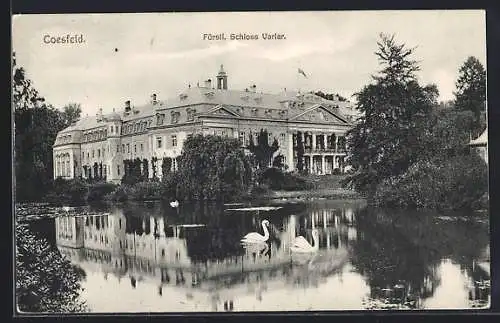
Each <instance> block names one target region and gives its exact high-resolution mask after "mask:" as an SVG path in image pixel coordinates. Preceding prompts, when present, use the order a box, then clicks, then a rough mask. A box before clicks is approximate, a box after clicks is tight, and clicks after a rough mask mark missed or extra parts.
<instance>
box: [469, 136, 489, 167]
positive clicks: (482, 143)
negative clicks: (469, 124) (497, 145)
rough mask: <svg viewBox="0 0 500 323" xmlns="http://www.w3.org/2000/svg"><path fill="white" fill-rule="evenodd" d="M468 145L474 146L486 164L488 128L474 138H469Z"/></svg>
mask: <svg viewBox="0 0 500 323" xmlns="http://www.w3.org/2000/svg"><path fill="white" fill-rule="evenodd" d="M469 146H471V147H474V148H475V149H476V150H477V152H478V153H479V155H480V156H481V158H483V160H484V161H485V162H486V164H488V129H486V130H484V131H483V133H482V134H481V135H480V136H479V137H477V138H476V139H474V140H471V141H470V143H469Z"/></svg>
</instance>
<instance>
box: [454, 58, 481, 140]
mask: <svg viewBox="0 0 500 323" xmlns="http://www.w3.org/2000/svg"><path fill="white" fill-rule="evenodd" d="M456 88H457V89H456V91H455V93H454V94H455V102H454V103H455V107H456V108H457V109H458V110H463V111H472V113H473V114H474V124H473V126H472V128H471V129H468V130H469V131H470V132H471V135H472V137H474V138H475V137H477V136H479V135H480V134H481V132H483V131H484V128H485V127H486V104H485V103H486V71H485V69H484V67H483V65H482V64H481V62H479V60H478V59H477V58H475V57H473V56H470V57H469V58H467V60H466V61H465V62H464V64H463V65H462V66H461V67H460V69H459V76H458V79H457V81H456Z"/></svg>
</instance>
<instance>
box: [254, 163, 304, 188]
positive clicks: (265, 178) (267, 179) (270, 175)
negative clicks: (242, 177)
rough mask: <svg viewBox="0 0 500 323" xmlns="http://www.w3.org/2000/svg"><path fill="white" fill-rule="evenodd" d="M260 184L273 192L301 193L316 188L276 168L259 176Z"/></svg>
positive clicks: (296, 176)
mask: <svg viewBox="0 0 500 323" xmlns="http://www.w3.org/2000/svg"><path fill="white" fill-rule="evenodd" d="M259 183H260V184H261V185H262V184H263V185H265V186H266V187H269V188H270V189H271V190H284V191H301V190H307V189H312V188H314V184H313V183H311V182H308V181H307V180H305V179H303V178H301V177H299V176H298V175H295V174H293V173H285V172H283V171H282V170H280V169H279V168H276V167H271V168H268V169H266V170H265V171H263V172H262V173H261V174H260V175H259Z"/></svg>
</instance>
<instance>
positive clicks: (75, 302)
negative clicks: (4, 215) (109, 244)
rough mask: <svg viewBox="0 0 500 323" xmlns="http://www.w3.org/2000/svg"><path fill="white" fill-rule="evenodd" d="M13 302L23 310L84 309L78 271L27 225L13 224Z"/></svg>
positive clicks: (66, 310) (61, 310) (85, 308)
mask: <svg viewBox="0 0 500 323" xmlns="http://www.w3.org/2000/svg"><path fill="white" fill-rule="evenodd" d="M15 268H16V303H17V304H16V305H17V308H18V310H20V311H22V312H38V313H39V312H49V313H56V312H86V311H88V309H87V307H86V305H85V303H84V302H83V301H81V300H80V299H79V295H80V291H81V286H80V277H81V275H82V274H81V273H79V272H77V271H76V270H75V268H74V267H73V266H72V265H71V263H70V262H69V261H68V260H66V259H64V258H63V257H62V256H61V255H60V254H59V253H58V252H56V251H54V250H53V249H51V247H50V245H49V244H48V242H47V241H45V240H42V239H39V238H37V237H36V236H34V235H33V233H31V232H30V230H29V229H28V227H27V225H22V224H16V267H15Z"/></svg>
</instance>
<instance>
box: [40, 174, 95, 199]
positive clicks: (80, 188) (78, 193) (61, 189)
mask: <svg viewBox="0 0 500 323" xmlns="http://www.w3.org/2000/svg"><path fill="white" fill-rule="evenodd" d="M88 185H89V184H87V183H86V182H84V181H83V180H81V179H78V178H75V179H71V180H65V179H62V178H57V179H55V180H54V182H53V183H52V187H51V188H50V190H49V192H48V193H47V194H46V196H45V200H47V201H49V202H84V201H85V200H86V197H87V192H88Z"/></svg>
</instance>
